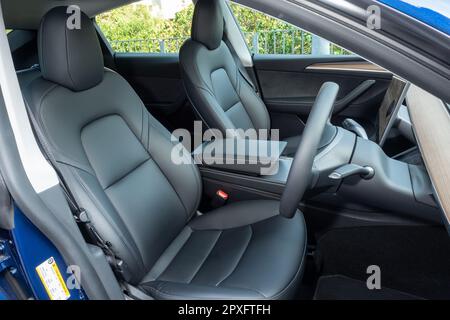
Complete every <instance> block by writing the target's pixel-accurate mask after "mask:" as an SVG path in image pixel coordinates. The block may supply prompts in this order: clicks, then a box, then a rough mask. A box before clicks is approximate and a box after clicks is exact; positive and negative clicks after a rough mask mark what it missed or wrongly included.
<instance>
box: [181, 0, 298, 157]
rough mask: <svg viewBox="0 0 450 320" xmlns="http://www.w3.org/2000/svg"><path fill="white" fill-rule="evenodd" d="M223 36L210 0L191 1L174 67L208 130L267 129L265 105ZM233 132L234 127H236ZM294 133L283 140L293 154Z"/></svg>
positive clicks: (218, 11)
mask: <svg viewBox="0 0 450 320" xmlns="http://www.w3.org/2000/svg"><path fill="white" fill-rule="evenodd" d="M223 38H224V17H223V13H222V9H221V8H220V4H219V2H218V1H216V0H199V1H197V3H196V4H195V10H194V17H193V20H192V31H191V38H190V39H188V40H187V41H186V42H185V43H184V44H183V46H182V47H181V50H180V65H181V70H182V75H183V81H184V83H185V87H186V91H187V94H188V96H189V98H190V99H191V102H192V104H193V106H194V108H195V109H196V111H197V112H198V113H199V114H200V116H201V118H202V119H203V121H205V122H206V124H207V126H208V127H209V128H214V129H218V130H220V131H221V132H222V133H223V134H224V135H225V134H226V131H227V129H231V130H232V129H243V130H244V131H245V130H248V129H255V130H257V131H258V130H270V129H271V125H270V116H269V112H268V111H267V108H266V105H265V104H264V102H263V101H262V99H261V98H260V97H259V96H258V94H257V93H256V92H255V90H254V87H253V86H252V85H250V84H249V82H248V80H247V79H248V77H245V76H244V75H243V74H242V71H241V70H242V68H240V67H239V65H238V64H237V59H238V58H236V57H234V56H233V53H232V51H231V50H230V48H229V47H228V45H227V44H226V43H225V42H224V41H223ZM237 132H239V131H237ZM300 137H301V136H300V135H297V136H292V137H288V138H287V139H285V141H286V142H287V147H286V149H285V155H290V156H292V155H294V154H295V152H296V151H297V147H298V145H299V143H300Z"/></svg>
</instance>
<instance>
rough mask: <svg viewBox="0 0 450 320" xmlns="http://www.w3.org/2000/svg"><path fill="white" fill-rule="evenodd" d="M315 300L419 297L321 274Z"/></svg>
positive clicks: (412, 298) (337, 276)
mask: <svg viewBox="0 0 450 320" xmlns="http://www.w3.org/2000/svg"><path fill="white" fill-rule="evenodd" d="M314 299H315V300H417V299H421V298H419V297H416V296H413V295H410V294H408V293H405V292H401V291H398V290H393V289H390V288H386V287H382V288H381V289H379V290H376V289H374V290H369V289H368V288H367V285H366V283H365V282H363V281H360V280H355V279H351V278H348V277H345V276H342V275H335V276H323V277H320V278H319V280H318V281H317V288H316V293H315V294H314Z"/></svg>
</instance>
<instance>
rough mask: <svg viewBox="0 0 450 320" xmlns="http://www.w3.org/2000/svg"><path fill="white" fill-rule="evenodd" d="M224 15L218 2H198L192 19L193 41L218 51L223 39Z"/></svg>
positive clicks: (208, 0)
mask: <svg viewBox="0 0 450 320" xmlns="http://www.w3.org/2000/svg"><path fill="white" fill-rule="evenodd" d="M223 28H224V22H223V13H222V9H221V8H220V4H219V2H218V1H217V0H198V1H197V3H196V4H195V9H194V16H193V18H192V32H191V39H192V40H194V41H197V42H200V43H202V44H203V45H205V46H206V47H207V48H208V49H209V50H214V49H217V48H218V47H219V46H220V43H221V41H222V38H223Z"/></svg>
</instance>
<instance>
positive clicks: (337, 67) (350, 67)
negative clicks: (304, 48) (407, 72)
mask: <svg viewBox="0 0 450 320" xmlns="http://www.w3.org/2000/svg"><path fill="white" fill-rule="evenodd" d="M306 70H319V71H348V72H369V73H388V74H390V73H391V72H389V71H387V70H386V69H383V68H382V67H380V66H377V65H375V64H373V63H370V62H368V61H361V62H324V63H314V64H312V65H309V66H308V67H306Z"/></svg>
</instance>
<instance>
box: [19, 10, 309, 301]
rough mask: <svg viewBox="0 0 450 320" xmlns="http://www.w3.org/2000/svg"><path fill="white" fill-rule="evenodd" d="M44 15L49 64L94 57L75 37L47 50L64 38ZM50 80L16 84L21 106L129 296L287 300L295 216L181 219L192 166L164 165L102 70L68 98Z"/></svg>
mask: <svg viewBox="0 0 450 320" xmlns="http://www.w3.org/2000/svg"><path fill="white" fill-rule="evenodd" d="M49 15H50V16H51V17H50V18H49V17H45V18H44V21H49V20H48V19H51V20H52V21H53V22H52V26H53V28H52V29H48V28H46V27H45V25H46V24H45V23H43V25H42V26H43V27H41V28H42V29H41V30H40V34H41V36H40V37H41V40H43V41H44V42H45V43H54V44H55V45H56V46H57V47H55V48H54V50H55V51H56V52H57V53H58V54H61V52H60V50H61V48H60V47H65V44H66V43H67V41H68V40H69V39H68V38H70V39H75V38H76V39H78V41H79V42H80V43H86V45H87V46H88V47H95V45H94V44H90V43H89V42H90V41H94V39H93V38H92V37H91V36H90V35H89V34H88V33H86V31H82V30H83V29H81V30H79V31H74V32H80V34H79V35H72V34H71V35H70V36H67V37H68V38H66V39H65V40H66V41H61V42H58V41H56V40H55V39H53V40H52V39H48V38H52V37H56V38H58V39H59V37H60V35H61V34H63V32H62V31H61V29H65V28H66V25H65V19H62V18H60V16H65V12H63V10H60V9H58V10H56V11H55V10H52V11H51V12H50V13H49ZM55 15H58V17H55ZM55 29H58V30H55ZM97 41H98V39H95V42H97ZM40 54H41V55H44V56H41V61H49V58H48V57H46V55H47V54H48V55H50V57H52V56H54V55H55V53H54V52H53V51H52V50H51V48H50V47H48V48H46V49H45V50H40ZM68 54H70V55H72V57H71V58H70V59H71V61H72V60H73V61H77V59H76V58H74V57H73V55H81V56H83V55H84V53H81V52H80V51H79V50H74V51H73V52H70V53H68ZM63 60H64V59H63ZM65 60H66V61H67V60H69V58H66V59H65ZM96 61H97V63H100V64H101V61H100V60H98V59H97V60H96ZM58 67H59V68H60V70H59V69H58V70H56V69H57V68H58ZM98 67H99V66H92V68H93V69H97V68H98ZM51 68H52V70H53V69H54V70H53V71H52V72H54V74H57V75H58V76H57V77H53V78H52V81H49V80H48V78H44V75H42V76H41V75H39V74H36V73H37V71H36V70H33V71H32V72H33V74H32V75H31V76H26V75H25V74H21V75H19V77H21V78H22V81H21V83H22V85H23V88H22V90H23V94H24V97H25V100H26V101H27V102H28V104H29V106H30V109H31V111H32V112H33V114H34V116H35V118H36V121H37V122H38V123H39V125H40V126H41V129H42V132H43V133H44V134H45V135H46V137H47V140H48V145H49V146H48V147H49V148H50V149H51V150H52V152H53V154H54V156H55V159H56V161H57V163H58V165H59V169H60V171H61V173H62V175H63V176H64V179H65V181H66V182H67V184H68V187H69V188H70V190H71V191H72V193H73V195H74V197H75V198H76V199H77V202H78V203H79V204H80V206H81V207H83V208H85V209H86V211H87V213H88V215H89V217H90V218H91V220H92V222H93V224H94V225H95V226H96V229H97V230H98V232H99V233H100V234H101V236H102V237H103V238H104V239H105V240H107V241H109V242H110V243H111V244H112V248H113V250H114V251H115V252H116V253H117V254H118V256H120V258H122V259H123V261H124V262H125V264H126V269H127V270H129V276H130V283H131V284H133V285H140V286H141V288H143V290H147V291H148V292H149V293H150V294H151V295H153V296H154V297H156V298H177V297H178V298H181V297H184V298H209V297H210V298H224V299H225V298H283V297H288V296H289V295H288V294H289V293H292V290H293V289H294V288H295V285H296V284H297V283H298V281H299V280H300V278H301V269H302V264H303V258H304V250H305V249H304V248H305V242H306V240H305V239H306V230H305V223H304V221H303V217H302V216H301V214H300V213H298V214H297V215H296V216H295V218H294V219H292V220H287V219H284V218H282V217H281V216H279V215H278V207H279V203H278V202H275V201H268V202H264V201H262V202H259V201H255V202H240V203H236V204H233V205H229V206H225V207H223V208H221V209H218V210H217V211H215V212H211V213H208V214H206V215H204V216H201V217H195V218H193V217H194V213H195V212H196V210H197V207H198V204H199V201H200V198H201V194H202V191H201V177H200V174H199V171H198V169H197V167H196V166H195V165H194V164H193V163H192V162H190V163H188V164H182V165H176V164H174V163H173V162H172V161H171V152H172V148H173V146H174V143H177V142H178V141H176V142H173V141H175V139H173V140H172V139H171V138H172V137H171V134H170V133H169V132H168V131H167V130H166V129H165V128H164V127H163V126H162V125H161V124H160V123H159V122H158V121H157V120H155V119H154V118H153V117H152V116H151V115H150V114H149V113H148V112H147V110H146V108H145V106H144V104H143V103H142V101H141V100H140V99H139V97H138V96H137V95H136V93H135V92H134V91H133V89H132V88H131V86H130V85H129V84H128V83H127V82H126V81H125V80H124V79H123V78H122V77H121V76H120V75H118V74H117V73H115V72H113V71H111V70H108V69H102V70H103V71H102V72H103V74H102V77H101V78H102V80H101V81H100V82H99V83H98V84H97V85H95V86H93V87H91V86H87V87H89V88H88V89H85V90H73V86H70V85H68V84H67V78H69V74H70V70H69V69H67V68H66V65H58V64H55V65H53V66H52V67H51ZM102 68H103V66H102ZM84 79H89V77H84ZM79 80H80V81H81V78H79ZM91 85H92V83H91ZM81 87H85V85H84V83H83V84H79V86H78V87H77V88H78V89H79V88H81ZM188 157H189V156H188ZM187 160H190V157H189V159H187ZM68 218H70V217H68ZM219 282H220V285H219ZM214 284H217V286H215V285H214Z"/></svg>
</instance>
